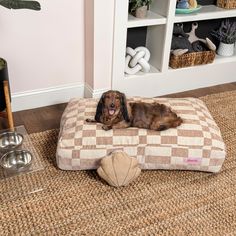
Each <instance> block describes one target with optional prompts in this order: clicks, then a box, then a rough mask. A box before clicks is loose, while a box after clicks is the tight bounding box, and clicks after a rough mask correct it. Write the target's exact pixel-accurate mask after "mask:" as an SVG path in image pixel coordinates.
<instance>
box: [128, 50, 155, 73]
mask: <svg viewBox="0 0 236 236" xmlns="http://www.w3.org/2000/svg"><path fill="white" fill-rule="evenodd" d="M149 59H150V52H149V50H148V49H147V48H146V47H137V48H135V49H132V48H130V47H127V48H126V57H125V73H127V74H130V75H133V74H136V73H137V72H139V71H142V72H145V73H147V72H149V71H150V64H149V63H148V61H149Z"/></svg>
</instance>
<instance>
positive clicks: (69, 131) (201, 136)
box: [57, 97, 226, 172]
mask: <svg viewBox="0 0 236 236" xmlns="http://www.w3.org/2000/svg"><path fill="white" fill-rule="evenodd" d="M128 101H144V102H154V101H156V102H159V103H163V104H165V105H167V106H170V107H171V108H172V110H173V111H175V112H176V113H177V114H178V115H179V116H180V117H181V118H182V119H183V124H181V126H179V127H178V128H174V129H169V130H166V131H161V132H158V131H153V130H146V129H138V128H128V129H114V130H109V131H104V130H103V129H102V125H101V124H99V123H97V124H96V123H87V122H86V121H85V119H86V118H94V115H95V111H96V106H97V102H98V100H97V99H93V98H89V99H85V98H82V99H78V98H74V99H72V100H71V101H70V102H69V104H68V106H67V107H66V109H65V111H64V114H63V116H62V120H61V129H60V134H59V140H58V147H57V164H58V167H59V168H61V169H64V170H86V169H96V168H97V167H98V166H99V162H100V160H101V158H102V157H104V156H106V155H108V154H109V153H110V152H112V151H114V150H123V151H125V152H126V153H127V154H128V155H130V156H133V157H136V158H137V159H138V161H139V163H140V165H141V168H142V169H180V170H200V171H209V172H218V171H220V168H221V166H222V164H223V162H224V160H225V156H226V153H225V145H224V142H223V140H222V137H221V133H220V130H219V128H218V126H217V125H216V123H215V121H214V120H213V118H212V116H211V115H210V113H209V111H208V109H207V108H206V106H205V104H204V103H203V102H202V101H201V100H199V99H196V98H182V99H177V98H140V97H133V98H130V99H128Z"/></svg>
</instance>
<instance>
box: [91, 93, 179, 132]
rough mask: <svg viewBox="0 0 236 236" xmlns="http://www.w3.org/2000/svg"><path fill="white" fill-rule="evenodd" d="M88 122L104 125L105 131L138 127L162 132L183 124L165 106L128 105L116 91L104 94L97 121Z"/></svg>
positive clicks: (123, 96)
mask: <svg viewBox="0 0 236 236" xmlns="http://www.w3.org/2000/svg"><path fill="white" fill-rule="evenodd" d="M86 121H87V122H99V123H102V124H103V126H102V128H103V129H104V130H109V129H112V128H115V129H122V128H127V127H138V128H145V129H152V130H158V131H161V130H165V129H168V128H174V127H177V126H179V125H180V124H181V123H182V119H181V118H180V117H178V116H177V115H176V113H174V112H172V111H171V109H170V108H169V107H167V106H165V105H163V104H159V103H144V102H130V103H127V102H126V98H125V95H124V94H123V93H121V92H119V91H114V90H110V91H107V92H105V93H103V95H102V97H101V98H100V101H99V103H98V106H97V110H96V115H95V120H92V119H86Z"/></svg>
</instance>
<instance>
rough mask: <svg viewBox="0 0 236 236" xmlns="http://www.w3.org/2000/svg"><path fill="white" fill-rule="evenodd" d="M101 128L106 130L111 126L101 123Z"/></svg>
mask: <svg viewBox="0 0 236 236" xmlns="http://www.w3.org/2000/svg"><path fill="white" fill-rule="evenodd" d="M102 129H103V130H106V131H107V130H110V129H112V127H111V126H108V125H103V126H102Z"/></svg>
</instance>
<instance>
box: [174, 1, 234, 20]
mask: <svg viewBox="0 0 236 236" xmlns="http://www.w3.org/2000/svg"><path fill="white" fill-rule="evenodd" d="M235 16H236V9H230V10H226V9H224V8H219V7H217V6H215V5H207V6H202V8H201V9H200V10H199V11H197V12H194V13H190V14H175V19H174V22H175V23H178V22H188V21H198V20H211V19H220V18H228V17H235Z"/></svg>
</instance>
